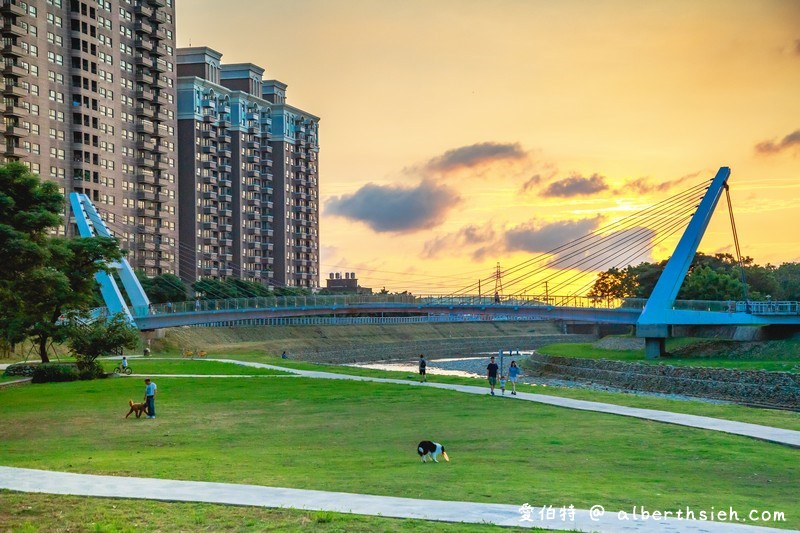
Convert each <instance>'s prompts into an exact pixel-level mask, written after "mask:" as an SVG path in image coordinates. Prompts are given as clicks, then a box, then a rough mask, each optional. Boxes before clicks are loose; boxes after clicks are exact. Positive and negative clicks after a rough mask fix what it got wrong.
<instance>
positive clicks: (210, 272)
mask: <svg viewBox="0 0 800 533" xmlns="http://www.w3.org/2000/svg"><path fill="white" fill-rule="evenodd" d="M198 272H200V275H201V276H203V277H204V278H217V277H219V269H218V268H211V267H209V268H199V269H198Z"/></svg>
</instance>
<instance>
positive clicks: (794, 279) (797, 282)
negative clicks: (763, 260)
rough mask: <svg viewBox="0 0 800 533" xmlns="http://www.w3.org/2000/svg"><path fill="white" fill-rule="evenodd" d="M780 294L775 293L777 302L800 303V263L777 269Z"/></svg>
mask: <svg viewBox="0 0 800 533" xmlns="http://www.w3.org/2000/svg"><path fill="white" fill-rule="evenodd" d="M775 279H776V280H777V281H778V287H779V292H778V293H777V294H776V293H773V296H774V297H775V298H774V299H775V300H783V301H792V302H797V301H800V263H783V264H782V265H781V266H779V267H778V268H777V269H775Z"/></svg>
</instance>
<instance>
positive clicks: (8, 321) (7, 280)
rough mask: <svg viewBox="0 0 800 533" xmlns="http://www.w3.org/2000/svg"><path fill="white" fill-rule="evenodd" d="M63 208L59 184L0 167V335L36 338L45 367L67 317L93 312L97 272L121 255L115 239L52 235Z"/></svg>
mask: <svg viewBox="0 0 800 533" xmlns="http://www.w3.org/2000/svg"><path fill="white" fill-rule="evenodd" d="M63 209H64V197H63V196H62V195H61V194H60V193H59V192H58V188H57V187H56V185H55V184H53V183H49V182H45V183H42V182H40V180H39V178H38V177H37V176H35V175H34V174H31V173H30V172H28V169H27V167H25V166H24V165H21V164H17V163H11V164H8V165H5V166H0V257H2V258H3V260H2V261H0V335H2V336H3V337H4V338H5V339H6V341H7V342H10V343H15V342H19V341H20V340H22V339H24V338H26V337H33V338H34V340H35V342H36V343H37V344H38V345H39V356H40V358H41V360H42V362H43V363H46V362H48V361H49V358H48V356H47V346H48V343H49V342H51V341H63V340H65V339H66V336H67V332H66V327H65V325H64V321H63V320H62V317H63V316H64V315H65V314H73V313H80V312H81V311H83V310H86V309H88V308H90V307H91V306H92V305H93V301H94V293H95V291H96V290H97V283H96V282H95V279H94V275H95V273H97V272H98V271H99V270H101V269H104V268H105V266H104V265H105V262H106V261H113V260H119V259H120V258H121V257H122V252H120V250H119V246H118V245H117V242H116V240H115V239H109V238H100V237H95V238H91V239H65V238H58V237H51V236H50V234H49V230H50V229H52V228H55V227H57V226H58V225H59V224H60V223H61V213H62V212H63Z"/></svg>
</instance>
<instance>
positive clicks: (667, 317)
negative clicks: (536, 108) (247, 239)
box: [70, 167, 800, 357]
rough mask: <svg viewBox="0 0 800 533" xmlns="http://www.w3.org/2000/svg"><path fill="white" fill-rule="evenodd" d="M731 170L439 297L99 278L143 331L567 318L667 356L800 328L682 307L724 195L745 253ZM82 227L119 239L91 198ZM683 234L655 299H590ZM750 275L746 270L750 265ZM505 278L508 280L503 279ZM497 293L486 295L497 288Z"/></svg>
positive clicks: (77, 201) (786, 316) (747, 304)
mask: <svg viewBox="0 0 800 533" xmlns="http://www.w3.org/2000/svg"><path fill="white" fill-rule="evenodd" d="M729 176H730V169H728V168H727V167H722V168H720V170H719V171H718V172H717V174H716V176H715V177H714V178H713V179H712V180H711V181H710V182H705V183H701V184H699V185H696V186H694V187H691V188H689V189H687V190H686V191H683V192H681V193H679V194H677V195H674V196H672V197H669V198H667V199H665V200H663V201H661V202H659V203H657V204H655V205H653V206H651V207H648V208H646V209H643V210H641V211H638V212H636V213H634V214H632V215H630V216H628V217H625V218H622V219H619V220H616V221H614V222H612V223H610V224H608V225H606V226H603V227H601V228H597V229H594V230H592V231H590V232H588V233H586V234H585V235H584V236H582V237H580V238H578V239H575V240H573V241H570V242H567V243H564V244H561V245H559V246H556V247H554V248H552V249H551V250H549V251H548V252H546V253H543V254H540V255H537V256H534V257H532V258H530V259H528V260H526V261H524V262H523V263H520V264H518V265H515V266H514V267H512V268H510V269H506V270H505V271H504V272H503V273H502V274H503V277H502V278H501V277H500V271H499V267H498V272H497V274H496V275H495V276H494V277H493V278H487V279H484V280H478V281H477V282H476V283H475V284H473V285H469V286H467V287H464V288H462V289H459V290H457V291H450V292H447V293H445V294H437V295H425V296H420V295H416V296H413V295H407V294H406V295H374V296H320V295H314V296H297V297H286V298H276V297H261V298H240V299H224V298H220V299H209V298H213V296H214V295H213V294H210V295H205V297H204V298H203V299H202V300H196V301H190V302H175V303H169V304H163V305H151V304H150V302H149V300H148V298H147V295H146V294H145V293H144V291H143V290H142V287H141V285H140V284H139V283H138V281H137V280H136V278H135V276H134V275H133V272H132V271H131V270H130V266H129V265H128V264H127V262H126V261H124V260H123V261H122V262H121V263H120V264H118V265H111V266H112V267H115V268H116V269H117V270H118V271H119V272H120V279H121V281H122V283H123V285H124V287H125V292H126V293H127V295H128V298H129V300H130V302H131V305H128V303H127V302H126V300H125V299H124V298H123V297H122V294H121V292H120V291H119V289H118V287H117V285H116V283H115V281H114V279H113V278H112V277H111V276H109V275H107V274H105V273H100V274H98V282H99V283H100V285H101V288H102V294H103V298H104V300H105V302H106V304H107V306H108V307H107V310H105V311H102V312H101V313H103V312H105V313H110V314H115V313H120V312H121V313H124V314H126V315H127V316H128V318H129V320H130V321H131V322H132V323H134V324H135V325H136V326H137V327H138V328H139V329H140V330H143V331H145V330H153V329H161V328H169V327H178V326H189V325H229V324H233V323H251V324H270V323H275V321H276V320H280V319H286V318H291V317H312V316H333V317H345V316H353V315H373V316H375V315H377V316H396V315H431V316H436V317H448V316H449V317H453V318H460V319H465V318H467V319H494V320H498V319H499V320H516V319H562V320H573V321H585V322H593V323H609V324H629V325H632V326H635V327H636V332H637V335H638V336H639V337H644V338H645V340H646V346H647V350H646V351H647V354H648V356H649V357H657V356H659V355H660V354H663V352H664V341H665V339H666V338H667V337H668V336H669V335H670V330H671V327H672V326H676V325H694V326H721V325H728V326H767V325H786V326H796V325H800V311H799V310H798V303H797V302H774V301H765V302H754V301H750V300H749V299H748V297H747V292H746V284H745V283H744V280H743V284H742V285H743V295H742V299H741V300H739V301H724V302H705V301H704V302H681V301H678V300H676V298H677V295H678V291H679V290H680V288H681V285H682V283H683V280H684V278H685V277H686V274H687V272H688V269H689V266H690V265H691V262H692V259H693V258H694V256H695V253H696V252H697V248H698V246H699V244H700V241H701V239H702V237H703V234H704V232H705V230H706V228H707V227H708V224H709V222H710V219H711V216H712V214H713V213H714V210H715V208H716V206H717V204H718V202H719V200H720V198H721V197H722V195H723V193H724V194H725V195H726V197H727V199H728V210H729V213H730V219H731V226H732V230H733V240H734V243H735V247H736V252H737V258H738V260H739V263H740V267H741V266H742V264H741V253H740V249H739V243H738V237H737V235H736V228H735V222H734V217H733V210H732V207H731V205H730V197H729V196H728V194H727V193H728V184H727V181H728V178H729ZM70 200H71V202H72V207H73V212H74V213H75V215H76V220H77V223H78V228H79V230H80V233H81V235H82V236H84V237H90V236H94V235H103V236H111V232H110V231H109V230H108V228H107V226H106V225H105V223H104V222H103V220H102V219H101V217H100V216H99V214H98V213H97V211H96V209H95V208H94V206H93V205H92V203H91V202H90V201H89V199H88V198H87V197H85V196H84V195H80V194H77V193H72V194H71V196H70ZM681 230H683V234H682V236H681V238H680V240H679V242H678V244H677V246H676V248H675V250H674V252H673V253H672V256H671V258H670V260H669V261H668V262H667V264H666V266H665V268H664V271H663V272H662V274H661V276H660V277H659V279H658V282H657V283H656V284H655V288H654V289H653V292H652V294H651V295H650V297H649V298H648V299H647V300H638V299H632V298H626V299H621V300H604V299H598V298H589V297H587V296H585V295H586V293H587V292H588V291H589V288H590V287H591V286H592V285H593V284H594V282H595V280H596V277H597V272H600V271H606V270H608V269H610V268H618V269H623V268H625V267H627V266H628V265H631V264H636V263H639V262H642V261H645V260H646V259H647V258H649V254H650V251H651V250H652V249H653V248H654V247H656V246H658V245H663V243H664V242H665V241H667V240H668V239H669V238H671V237H672V236H673V235H676V234H677V233H678V232H680V231H681ZM740 271H742V272H743V271H744V270H743V268H740ZM501 279H502V282H501ZM492 282H494V287H493V289H494V290H493V291H491V290H490V293H491V294H490V295H488V296H486V295H483V293H484V292H485V289H486V288H490V289H491V288H492V287H491V284H492Z"/></svg>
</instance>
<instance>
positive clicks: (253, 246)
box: [244, 242, 261, 250]
mask: <svg viewBox="0 0 800 533" xmlns="http://www.w3.org/2000/svg"><path fill="white" fill-rule="evenodd" d="M244 247H245V248H246V249H248V250H261V243H260V242H245V243H244Z"/></svg>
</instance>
